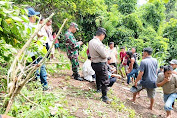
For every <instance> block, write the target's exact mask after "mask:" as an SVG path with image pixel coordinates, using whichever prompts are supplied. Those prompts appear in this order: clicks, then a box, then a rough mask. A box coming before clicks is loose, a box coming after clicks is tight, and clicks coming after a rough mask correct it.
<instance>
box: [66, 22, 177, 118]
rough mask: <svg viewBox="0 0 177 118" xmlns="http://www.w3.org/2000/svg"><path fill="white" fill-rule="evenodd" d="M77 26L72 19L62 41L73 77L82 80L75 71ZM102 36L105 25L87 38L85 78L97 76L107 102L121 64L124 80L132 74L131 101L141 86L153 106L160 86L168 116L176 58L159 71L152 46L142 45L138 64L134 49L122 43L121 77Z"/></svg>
mask: <svg viewBox="0 0 177 118" xmlns="http://www.w3.org/2000/svg"><path fill="white" fill-rule="evenodd" d="M77 29H78V25H77V24H75V23H71V25H70V28H69V30H68V31H67V32H66V34H65V41H66V49H67V54H68V57H69V59H70V61H71V63H72V70H73V76H74V79H76V80H81V81H82V80H83V78H81V77H80V75H79V74H78V68H79V62H78V49H79V48H80V46H81V45H82V44H83V43H82V42H81V41H80V42H77V40H76V39H75V38H74V35H73V34H74V33H75V32H76V30H77ZM105 36H106V30H105V29H104V28H98V30H97V31H96V36H94V37H93V39H91V40H90V41H89V44H88V51H87V54H88V59H87V60H86V62H85V63H84V65H83V75H84V78H85V79H86V80H88V81H95V80H96V87H97V91H101V92H102V97H101V99H102V101H104V102H106V103H109V102H110V101H111V100H110V99H109V98H108V97H107V91H108V87H110V86H112V85H113V83H114V82H115V81H116V79H115V77H117V78H122V77H124V74H123V72H122V71H121V69H122V68H123V67H124V69H125V74H126V76H127V84H129V83H130V81H131V78H132V81H134V86H133V87H134V89H135V90H134V91H132V92H133V99H132V102H135V101H136V95H137V94H138V93H140V91H141V90H143V89H145V90H146V91H147V95H148V97H149V98H150V107H149V109H151V110H152V109H153V104H154V98H155V95H156V88H157V87H162V88H163V92H164V102H165V106H164V108H165V110H166V112H167V117H170V116H171V110H172V109H173V107H174V101H175V99H176V98H177V89H176V88H177V60H172V61H170V65H166V66H164V67H163V69H162V67H161V69H160V70H159V71H158V61H157V59H155V58H153V57H152V56H151V55H152V53H153V50H152V48H150V47H147V48H144V50H143V56H142V61H141V63H140V65H138V63H137V57H136V54H135V51H136V49H135V48H132V50H131V51H125V47H121V52H120V66H119V70H120V73H121V75H122V77H121V76H120V75H117V62H118V61H117V57H118V56H117V55H118V54H117V50H116V49H115V48H114V43H113V42H110V43H109V47H110V49H109V50H108V49H107V48H106V46H105V45H103V43H102V41H103V40H104V38H105ZM90 65H91V66H90ZM110 67H111V68H110ZM163 70H164V71H163ZM114 73H115V74H114ZM131 89H132V88H131ZM130 91H131V90H130Z"/></svg>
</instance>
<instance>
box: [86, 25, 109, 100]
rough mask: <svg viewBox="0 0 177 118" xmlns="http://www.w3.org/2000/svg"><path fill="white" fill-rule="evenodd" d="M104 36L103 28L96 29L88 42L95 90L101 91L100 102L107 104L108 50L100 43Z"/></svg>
mask: <svg viewBox="0 0 177 118" xmlns="http://www.w3.org/2000/svg"><path fill="white" fill-rule="evenodd" d="M105 36H106V30H105V29H104V28H98V30H97V32H96V36H95V37H94V38H93V39H92V40H90V41H89V53H90V56H91V58H92V64H91V65H92V68H93V70H94V71H95V74H96V85H97V90H100V89H101V91H102V97H101V99H102V101H103V102H106V103H109V102H110V99H109V98H108V97H107V87H108V85H109V79H108V69H107V64H106V62H107V55H108V54H107V53H108V50H107V49H106V48H105V46H104V45H103V43H102V41H103V39H104V38H105Z"/></svg>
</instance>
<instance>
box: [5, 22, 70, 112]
mask: <svg viewBox="0 0 177 118" xmlns="http://www.w3.org/2000/svg"><path fill="white" fill-rule="evenodd" d="M66 21H67V19H65V20H64V22H63V24H62V26H61V27H60V30H59V32H58V33H57V37H58V36H59V35H60V33H61V31H62V29H63V27H64V25H65V23H66ZM37 31H39V30H37ZM35 33H36V32H35ZM36 34H37V33H36ZM55 40H56V38H55V39H54V41H53V43H52V46H51V47H50V48H49V50H48V52H47V54H46V55H45V56H44V58H42V60H41V61H40V62H39V63H38V64H37V65H35V66H34V68H32V69H31V71H30V72H29V73H28V74H27V76H26V78H25V80H24V81H22V82H21V83H18V79H17V77H16V76H17V75H14V76H15V78H16V79H13V80H16V81H15V82H14V86H13V90H14V91H13V90H12V92H11V93H10V95H9V96H8V97H9V98H10V100H8V101H5V102H4V105H5V106H7V107H6V111H5V114H7V113H8V112H9V110H10V109H11V106H12V103H13V101H14V98H15V97H16V96H17V95H18V94H19V93H20V91H21V89H22V88H23V86H24V85H25V84H26V83H27V82H28V81H29V79H30V77H31V75H32V74H33V73H34V72H35V71H36V70H37V69H39V68H40V67H41V66H42V64H43V63H44V62H45V59H46V58H47V55H48V54H49V52H50V51H51V49H52V47H53V46H54V43H55ZM27 43H28V42H27ZM24 47H26V48H27V45H24ZM26 48H22V49H21V51H24V50H25V49H26ZM22 53H23V52H21V54H22ZM18 57H20V55H18ZM16 59H17V60H18V58H17V57H16ZM17 60H15V61H14V62H16V63H17V62H18V61H17ZM14 62H13V63H14ZM12 67H13V66H12ZM14 67H16V64H15V65H14ZM12 74H13V71H12ZM15 74H17V73H15ZM11 77H13V76H11ZM6 104H7V105H6Z"/></svg>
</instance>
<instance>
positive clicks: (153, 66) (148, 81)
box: [132, 48, 158, 110]
mask: <svg viewBox="0 0 177 118" xmlns="http://www.w3.org/2000/svg"><path fill="white" fill-rule="evenodd" d="M152 51H153V50H152V49H151V48H145V49H144V50H143V57H144V59H143V60H142V61H141V64H140V68H139V70H140V72H139V74H138V77H137V79H136V80H135V87H136V86H137V85H141V86H142V89H146V90H147V94H148V97H149V98H150V107H149V109H151V110H152V107H153V104H154V97H155V88H156V81H157V68H158V63H157V60H156V59H155V58H152V57H151V54H152ZM139 81H140V82H139ZM138 82H139V83H138ZM142 89H140V90H137V91H136V92H135V93H133V100H132V101H133V102H135V100H136V95H137V93H138V92H139V91H141V90H142Z"/></svg>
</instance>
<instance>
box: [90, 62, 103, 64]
mask: <svg viewBox="0 0 177 118" xmlns="http://www.w3.org/2000/svg"><path fill="white" fill-rule="evenodd" d="M92 64H106V62H98V63H93V62H92Z"/></svg>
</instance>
